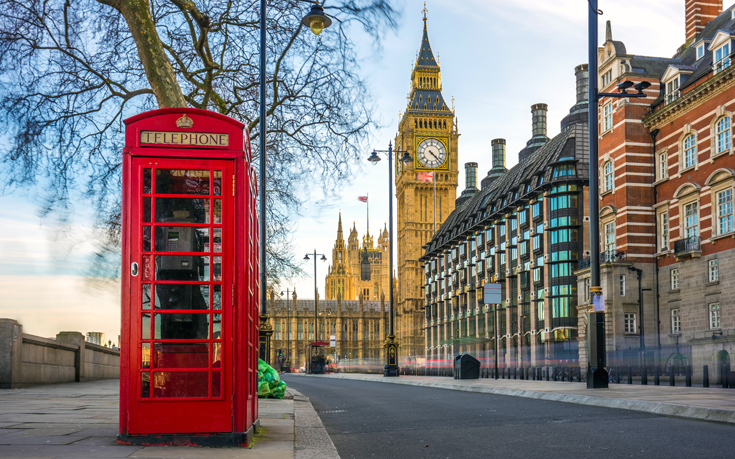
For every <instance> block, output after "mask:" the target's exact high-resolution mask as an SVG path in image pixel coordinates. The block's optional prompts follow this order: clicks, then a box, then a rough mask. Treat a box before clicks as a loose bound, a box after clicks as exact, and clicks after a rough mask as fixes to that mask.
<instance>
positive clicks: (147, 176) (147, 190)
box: [143, 169, 151, 194]
mask: <svg viewBox="0 0 735 459" xmlns="http://www.w3.org/2000/svg"><path fill="white" fill-rule="evenodd" d="M143 194H151V170H150V169H143Z"/></svg>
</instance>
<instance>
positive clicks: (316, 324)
mask: <svg viewBox="0 0 735 459" xmlns="http://www.w3.org/2000/svg"><path fill="white" fill-rule="evenodd" d="M309 255H314V342H315V343H316V342H317V341H318V339H317V337H318V336H319V306H318V303H317V289H316V257H317V256H318V255H321V256H322V258H321V260H322V261H327V257H326V256H325V255H324V254H322V253H316V249H314V253H313V254H308V253H307V254H306V255H304V260H310V258H309ZM311 351H312V353H313V352H314V345H313V344H312V346H311ZM309 373H311V374H314V368H313V367H312V366H311V355H310V356H309Z"/></svg>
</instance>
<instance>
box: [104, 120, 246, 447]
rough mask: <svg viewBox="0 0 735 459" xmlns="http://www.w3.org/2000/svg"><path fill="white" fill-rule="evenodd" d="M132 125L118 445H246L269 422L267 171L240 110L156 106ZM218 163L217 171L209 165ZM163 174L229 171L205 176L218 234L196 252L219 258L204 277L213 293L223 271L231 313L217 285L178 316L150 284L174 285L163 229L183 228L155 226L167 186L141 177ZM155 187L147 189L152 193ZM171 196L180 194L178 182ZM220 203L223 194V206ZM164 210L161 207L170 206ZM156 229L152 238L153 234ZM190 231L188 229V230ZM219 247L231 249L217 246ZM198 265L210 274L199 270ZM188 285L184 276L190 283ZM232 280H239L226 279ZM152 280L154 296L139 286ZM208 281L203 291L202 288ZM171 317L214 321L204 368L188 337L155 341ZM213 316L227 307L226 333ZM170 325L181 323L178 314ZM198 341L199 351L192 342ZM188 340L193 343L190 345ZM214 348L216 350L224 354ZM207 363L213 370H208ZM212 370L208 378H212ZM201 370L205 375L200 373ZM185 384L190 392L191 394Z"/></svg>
mask: <svg viewBox="0 0 735 459" xmlns="http://www.w3.org/2000/svg"><path fill="white" fill-rule="evenodd" d="M125 124H126V132H125V147H124V150H123V171H122V173H123V182H122V192H123V196H122V199H123V200H122V273H121V274H122V275H121V277H122V330H121V331H122V334H121V338H122V339H121V341H122V343H121V352H120V433H119V435H118V443H121V444H139V445H156V444H160V445H199V446H247V445H248V444H249V443H250V441H251V440H252V434H253V432H254V430H255V429H256V428H257V426H258V424H259V421H258V398H257V378H258V311H259V304H258V302H259V276H258V259H259V251H258V250H259V249H258V248H259V244H258V234H259V233H258V211H257V207H256V198H257V179H256V175H255V169H254V168H253V167H252V164H251V163H252V152H251V149H250V138H249V134H248V131H247V129H245V126H244V125H243V124H242V123H240V122H239V121H236V120H234V119H232V118H229V117H227V116H224V115H220V114H218V113H214V112H209V111H206V110H200V109H193V108H167V109H160V110H152V111H149V112H145V113H141V114H138V115H135V116H133V117H130V118H128V119H126V120H125ZM151 170H153V172H152V173H151V172H150V171H151ZM213 170H214V171H215V173H211V171H213ZM159 173H164V174H165V173H168V174H173V173H178V174H179V175H181V173H184V175H186V174H191V173H197V174H200V175H198V176H197V177H200V176H203V175H207V177H209V176H212V177H215V176H218V177H220V179H219V181H216V179H214V178H212V179H210V178H206V188H207V190H208V191H207V193H208V195H207V196H204V197H203V199H198V201H202V202H203V201H207V202H208V203H209V204H207V205H206V206H205V208H206V218H207V224H209V225H210V226H208V227H207V228H206V233H207V234H210V233H211V238H210V236H209V235H208V236H206V237H207V239H206V241H207V243H211V245H208V246H205V247H207V248H204V249H200V250H202V251H203V252H208V253H204V254H202V255H204V256H201V257H195V256H190V257H189V258H191V259H195V258H201V259H203V260H206V261H204V262H203V263H204V264H208V267H209V268H207V269H206V272H207V274H206V276H207V279H209V281H208V282H209V283H205V284H203V285H206V291H207V292H209V291H210V290H216V288H215V287H213V285H214V283H213V280H216V279H219V284H217V285H218V286H219V287H220V291H219V295H218V304H220V306H219V307H220V309H221V310H214V309H215V306H214V303H215V302H214V300H213V298H214V296H213V295H215V294H214V293H211V294H210V293H207V294H206V295H208V296H207V298H206V301H207V302H211V303H208V304H207V305H206V306H205V309H206V311H195V312H197V313H199V314H198V315H197V314H183V313H178V314H168V311H160V310H157V309H156V308H158V307H159V302H160V303H161V304H163V303H165V300H159V299H158V298H157V297H156V295H155V294H152V295H151V294H150V292H151V289H154V290H155V291H156V292H158V289H159V287H161V288H162V289H163V287H165V286H166V285H165V281H161V282H163V283H164V284H163V285H159V284H157V283H156V282H157V277H156V276H158V274H159V272H162V271H161V270H159V269H158V268H159V265H158V264H157V263H159V259H163V258H165V255H159V252H158V250H159V246H158V242H157V241H158V239H157V237H158V235H159V232H158V230H159V229H162V230H163V231H170V230H172V229H177V228H175V227H170V226H169V227H163V226H161V223H156V222H159V218H158V214H157V213H156V212H157V210H155V209H156V208H155V206H156V202H158V201H157V200H158V199H159V198H158V195H156V194H151V193H159V190H158V189H154V190H153V191H151V189H150V185H145V184H144V182H145V180H144V179H143V177H144V176H145V177H147V180H148V181H149V183H150V180H151V179H150V177H151V176H153V180H154V183H156V182H155V180H157V178H156V177H157V175H158V174H159ZM162 180H163V179H162ZM188 180H190V179H189V178H188V176H187V178H186V180H182V181H186V182H187V183H189V182H188ZM194 180H195V181H196V180H197V178H194ZM161 183H163V182H161ZM202 183H204V182H203V181H202ZM146 186H148V188H145V187H146ZM217 186H219V188H217ZM146 191H147V193H148V194H149V196H148V197H146V195H145V192H146ZM164 193H165V192H164ZM170 193H172V192H171V191H170V190H169V194H170ZM174 193H175V191H174ZM217 193H219V195H217ZM185 197H188V198H191V196H185ZM146 199H148V200H147V201H146ZM160 199H171V200H174V199H176V197H173V198H172V197H170V196H164V197H163V198H160ZM182 200H183V199H182ZM191 201H194V200H193V199H192V200H191ZM216 201H220V202H219V207H218V203H217V202H216ZM151 202H153V206H154V210H153V215H152V217H151V215H150V214H151V212H150V210H145V208H146V203H147V206H148V209H150V206H151ZM161 202H163V201H161ZM207 206H208V207H207ZM161 207H162V208H163V204H162V205H161ZM199 207H200V208H201V206H199ZM210 209H211V212H210ZM217 209H219V210H217ZM217 212H219V213H218V214H217ZM217 215H219V218H220V221H219V223H220V225H219V226H218V225H216V224H215V223H216V218H217ZM210 216H211V217H210ZM146 218H148V220H145V219H146ZM209 218H211V223H210V220H209ZM160 221H164V220H160ZM146 222H148V223H147V226H146V224H145V223H146ZM157 225H158V226H157ZM180 225H187V223H180ZM192 225H194V224H192ZM215 226H218V227H217V228H215ZM146 227H147V228H148V232H147V236H146V232H145V231H144V228H146ZM181 228H183V227H179V228H178V229H181ZM193 230H194V228H190V230H189V231H190V232H194V231H193ZM218 230H219V231H221V232H219V234H220V236H221V239H220V244H221V245H220V246H219V248H217V247H216V243H215V242H216V239H215V236H214V234H216V232H217V231H218ZM151 234H153V236H151ZM167 234H168V235H169V237H168V240H169V241H170V240H171V237H172V236H171V234H176V236H175V237H176V240H178V237H179V236H178V232H176V233H173V232H170V233H167ZM187 234H188V233H187ZM151 238H152V241H153V242H151ZM202 240H205V239H202ZM145 241H147V245H146V242H145ZM151 246H152V247H151ZM165 247H167V246H164V245H163V244H162V247H161V248H160V249H161V250H164V251H165V250H166V248H165ZM146 248H147V250H146ZM169 250H170V247H169ZM191 250H192V251H195V249H191ZM218 250H219V252H221V253H219V254H218V253H215V252H217V251H218ZM146 252H148V254H146ZM215 255H218V256H215ZM146 257H147V258H146ZM184 258H187V257H186V256H185V255H181V256H179V259H184ZM216 258H219V261H220V271H219V276H218V275H217V272H216V271H217V270H216V269H215V268H216V266H215V261H217V260H215V259H216ZM136 263H137V264H136ZM181 263H182V264H184V263H185V262H183V261H182V262H181ZM199 266H201V264H200V265H199ZM210 271H211V274H210V273H209V272H210ZM197 272H199V273H201V272H203V271H202V270H201V269H200V270H199V271H197ZM199 275H200V276H203V275H204V274H199ZM146 276H147V277H146ZM146 279H147V280H146ZM199 280H201V279H199ZM172 282H173V281H172ZM180 284H182V285H184V284H186V282H180ZM171 285H174V284H170V285H169V290H171V288H170V287H171ZM176 285H178V284H176ZM230 285H231V286H232V288H231V289H230V288H228V287H230ZM146 286H147V287H146ZM196 287H198V285H193V286H190V287H189V288H191V291H196ZM144 289H145V292H146V295H147V297H146V296H144V295H143V293H141V292H143V291H144ZM200 289H201V290H202V291H204V290H205V289H204V288H203V287H200ZM163 290H165V289H163ZM190 296H191V295H190ZM145 298H147V301H148V302H147V304H146V300H145ZM151 298H153V299H154V300H153V301H154V305H155V307H151ZM202 298H204V296H203V295H202ZM161 307H163V306H161ZM173 309H177V308H173ZM146 311H148V312H146ZM179 312H181V311H179ZM183 312H186V311H183ZM167 314H168V315H167ZM146 315H147V318H148V319H147V320H148V322H146ZM164 316H166V318H167V319H166V320H169V319H176V320H181V319H179V318H177V317H176V316H179V317H185V316H188V317H196V319H197V320H199V319H202V318H204V320H206V321H207V325H206V330H205V332H206V333H207V338H206V339H205V342H204V343H194V344H199V345H200V346H199V349H204V348H205V349H207V350H206V351H204V352H205V354H206V357H205V358H206V360H207V362H208V363H207V364H206V365H205V366H204V367H202V360H201V357H196V358H193V357H192V356H193V355H194V354H192V353H191V352H189V353H186V352H184V353H179V355H178V357H177V355H176V351H175V349H176V348H177V345H179V344H181V343H178V342H173V343H172V342H170V341H171V340H169V342H163V343H158V342H156V341H155V340H156V338H160V337H161V336H158V334H159V332H160V330H159V329H158V328H157V327H161V326H162V322H156V321H158V320H159V318H163V317H164ZM215 316H219V325H218V327H219V328H218V331H217V332H218V333H219V335H218V336H217V337H215V334H216V333H215V332H214V327H215V323H216V322H217V321H216V320H215ZM154 322H155V324H154ZM169 323H173V321H171V320H169ZM141 324H143V325H142V326H141ZM146 327H148V331H146ZM151 330H152V333H151ZM146 333H148V335H147V340H148V341H146ZM180 341H184V340H180ZM188 341H191V340H188ZM188 341H187V342H188ZM146 345H147V347H146ZM166 345H168V347H165V346H166ZM188 346H190V347H189V348H191V346H192V344H188ZM178 347H179V348H185V347H186V343H184V345H182V346H178ZM162 349H169V351H167V352H169V353H170V354H171V356H169V357H167V358H166V359H164V358H160V356H162V355H163V353H162V352H160V350H162ZM170 349H174V350H173V351H171V350H170ZM215 349H216V351H215ZM172 356H173V357H172ZM215 356H216V358H217V359H218V360H216V362H215ZM177 359H178V360H177ZM197 359H198V360H197ZM154 362H155V363H154ZM158 362H167V363H168V365H169V366H170V365H174V366H172V367H171V368H169V369H167V368H166V367H167V365H166V364H162V365H163V366H162V367H161V368H163V369H161V370H160V371H155V369H156V365H157V363H158ZM213 362H214V363H213ZM176 365H178V366H176ZM187 365H188V366H187ZM215 365H216V366H215ZM180 367H181V368H185V369H186V368H197V369H200V371H198V372H197V371H193V370H192V371H190V372H187V373H184V371H186V370H181V369H180ZM202 368H204V369H203V370H201V369H202ZM207 368H208V369H207ZM177 371H178V373H177ZM144 373H145V374H147V375H148V376H147V378H148V379H149V381H148V382H144V381H143V379H144V378H145V376H144ZM205 374H206V375H209V376H208V378H209V379H208V380H207V379H206V376H205ZM191 375H194V376H196V377H195V378H190V377H189V376H191ZM202 377H203V378H204V379H203V378H202ZM197 380H202V381H208V382H206V383H205V384H206V387H207V388H208V389H206V390H208V392H206V395H202V394H204V393H205V392H201V391H202V390H205V389H203V387H204V386H201V385H199V386H197V385H196V381H197ZM172 381H174V382H173V383H172ZM176 381H178V382H176ZM181 381H184V382H183V383H182V382H181ZM191 381H194V382H191ZM177 385H178V386H177ZM169 386H170V387H169ZM195 386H196V387H195ZM200 386H201V387H200ZM177 387H178V388H177ZM206 390H205V391H206ZM187 391H188V392H187ZM196 391H200V392H199V393H198V394H199V395H192V394H196V393H197V392H196ZM181 393H184V396H183V397H184V398H182V396H181ZM157 397H160V398H157ZM187 397H188V398H187Z"/></svg>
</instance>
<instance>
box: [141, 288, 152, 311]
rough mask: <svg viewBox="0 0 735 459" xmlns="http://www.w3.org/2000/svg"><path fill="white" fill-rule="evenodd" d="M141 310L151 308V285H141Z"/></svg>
mask: <svg viewBox="0 0 735 459" xmlns="http://www.w3.org/2000/svg"><path fill="white" fill-rule="evenodd" d="M141 306H142V308H143V309H150V308H151V284H144V285H143V301H142V302H141Z"/></svg>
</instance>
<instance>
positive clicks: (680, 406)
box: [309, 373, 735, 424]
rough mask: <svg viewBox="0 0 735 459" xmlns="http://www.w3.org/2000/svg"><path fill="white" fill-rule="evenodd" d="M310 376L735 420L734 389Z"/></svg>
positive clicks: (508, 380) (714, 419)
mask: <svg viewBox="0 0 735 459" xmlns="http://www.w3.org/2000/svg"><path fill="white" fill-rule="evenodd" d="M309 377H320V378H340V379H355V380H361V381H374V382H381V383H385V384H406V385H410V386H422V387H434V388H437V389H449V390H463V391H468V392H482V393H487V394H497V395H509V396H514V397H526V398H535V399H539V400H551V401H557V402H566V403H577V404H580V405H592V406H601V407H606V408H619V409H624V410H632V411H642V412H647V413H654V414H659V415H662V416H673V417H680V418H686V419H699V420H705V421H715V422H724V423H729V424H735V389H722V388H716V387H710V388H702V387H686V386H674V387H670V386H655V385H646V386H642V385H628V384H612V383H611V384H610V387H609V388H608V389H587V387H586V385H585V384H584V383H579V382H558V381H527V380H520V379H499V380H497V381H496V380H494V379H469V380H466V379H465V380H455V379H452V378H449V377H432V376H400V377H398V378H385V377H383V376H382V375H374V374H370V375H369V374H355V373H338V374H327V375H309Z"/></svg>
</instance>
